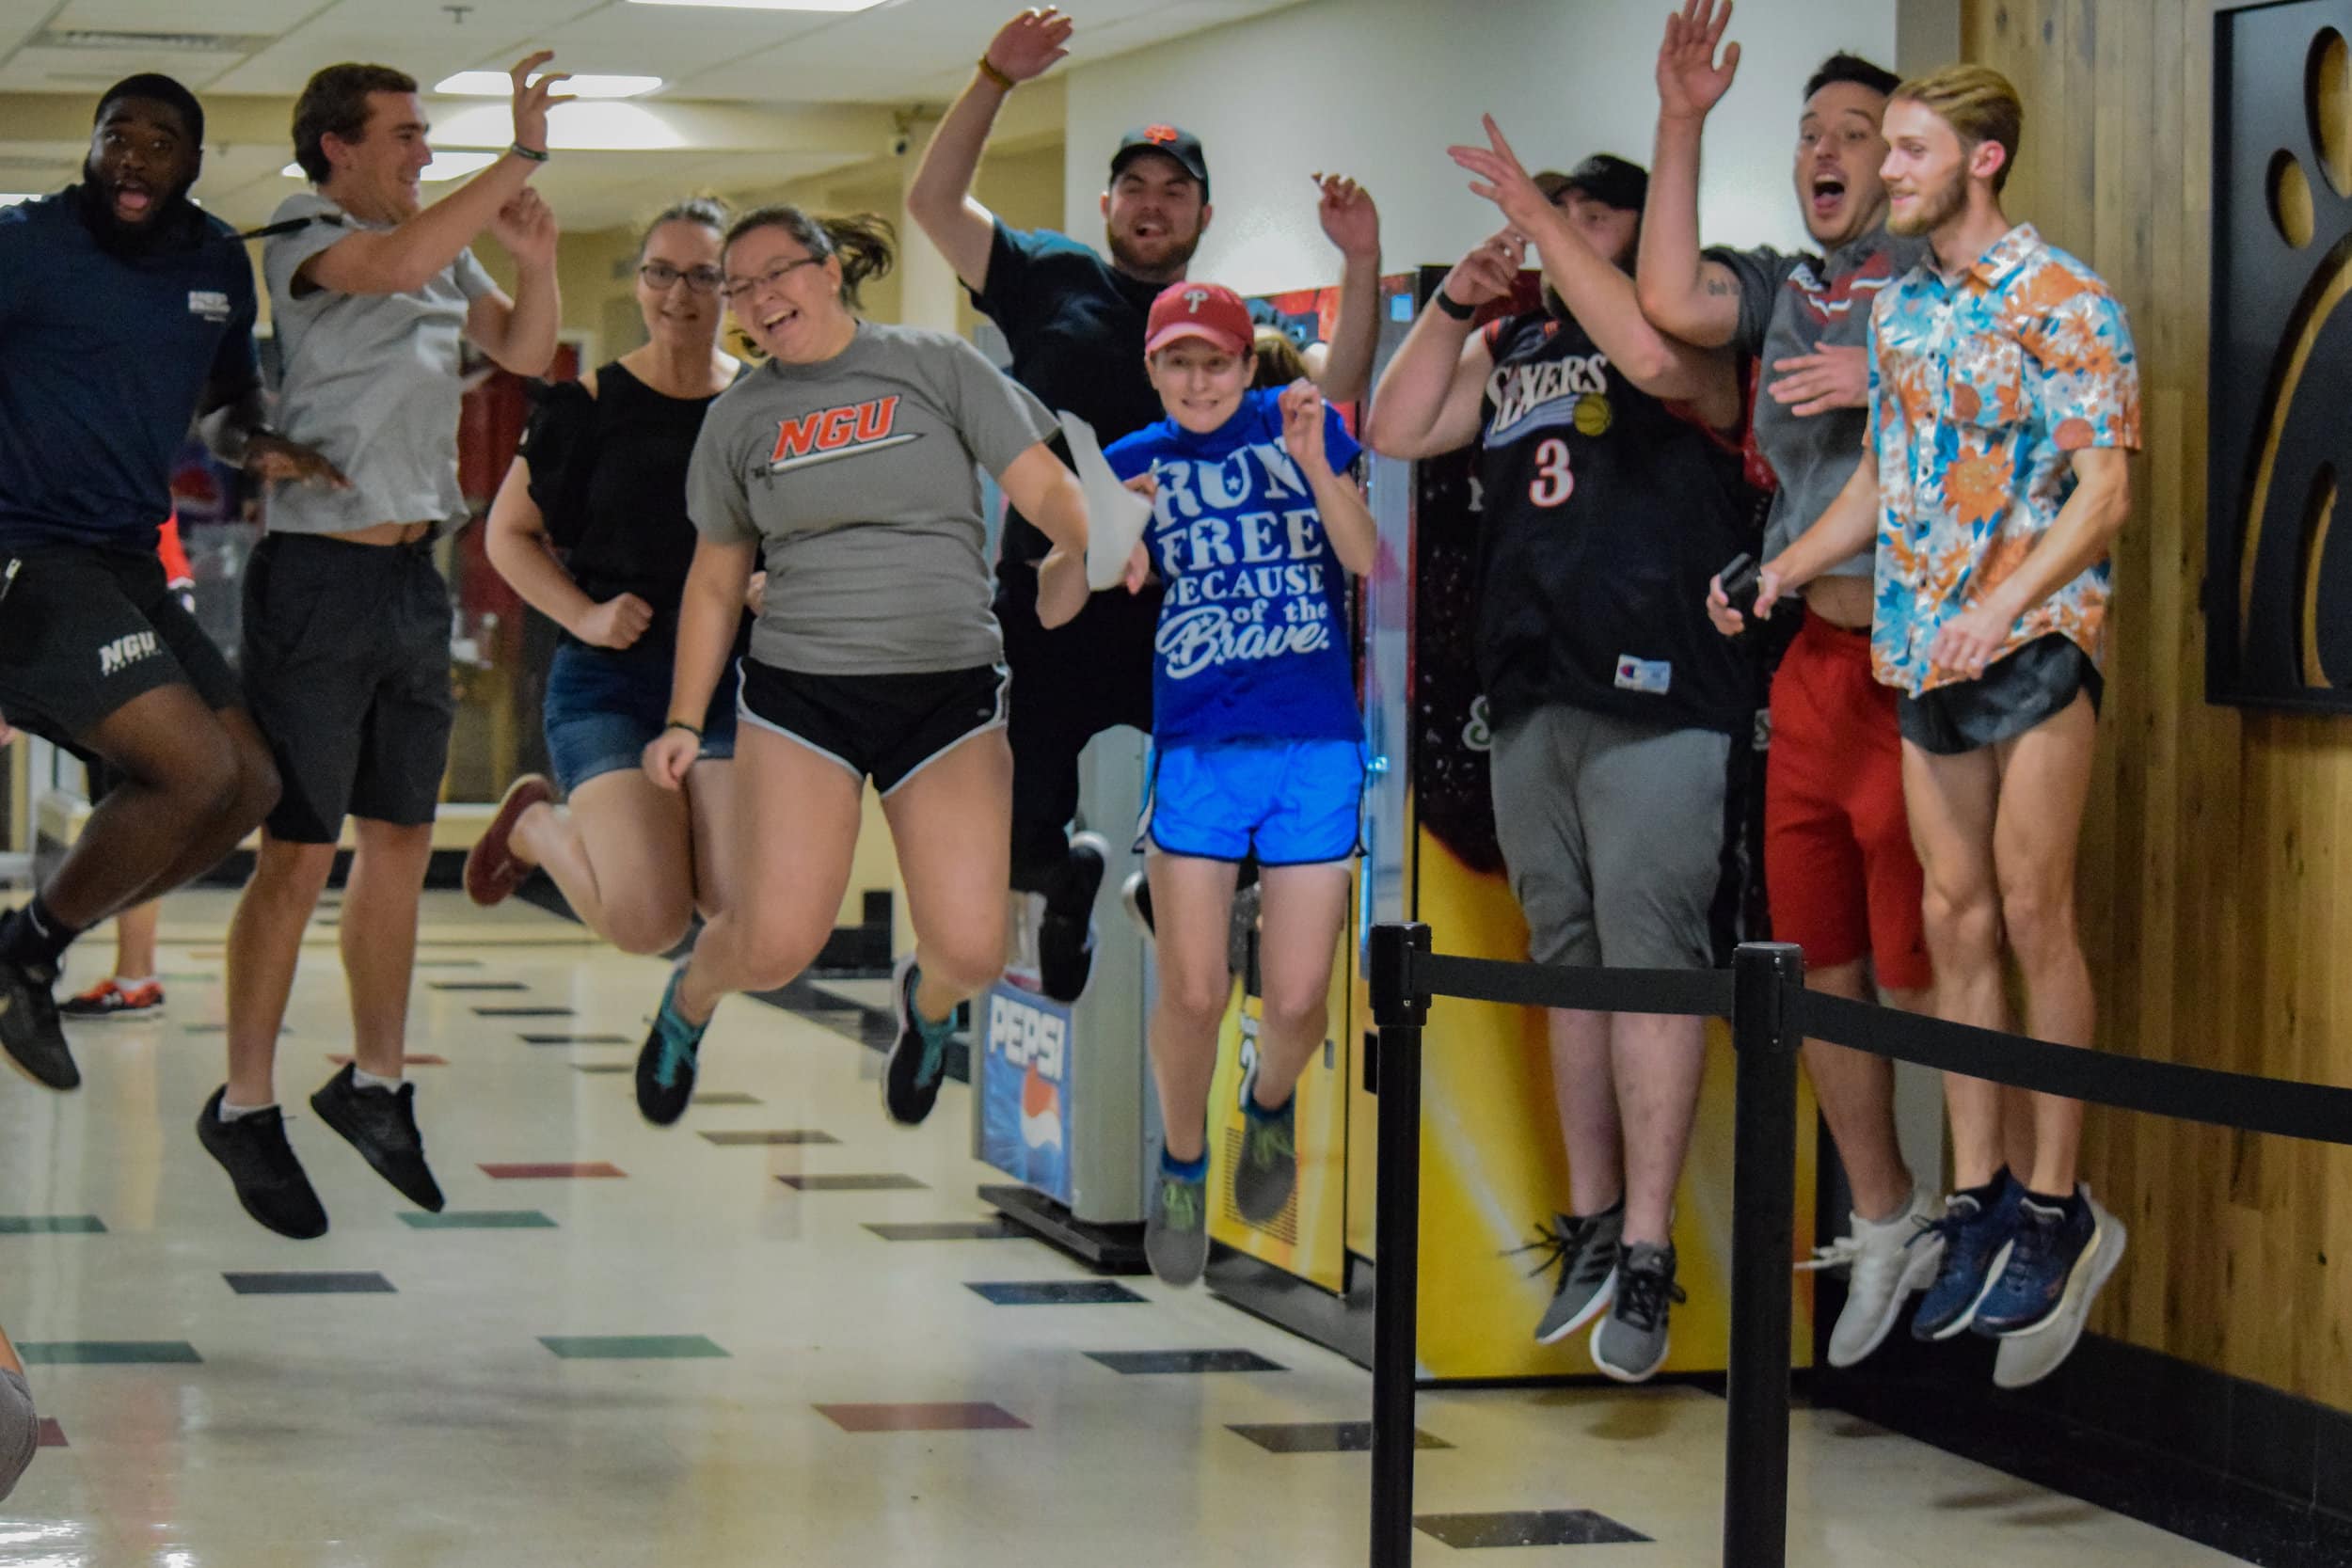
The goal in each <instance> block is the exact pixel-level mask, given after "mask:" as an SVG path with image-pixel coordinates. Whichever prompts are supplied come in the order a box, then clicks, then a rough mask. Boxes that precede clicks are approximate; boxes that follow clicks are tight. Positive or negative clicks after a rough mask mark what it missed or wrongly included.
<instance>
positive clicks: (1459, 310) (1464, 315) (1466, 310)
mask: <svg viewBox="0 0 2352 1568" xmlns="http://www.w3.org/2000/svg"><path fill="white" fill-rule="evenodd" d="M1429 303H1431V304H1432V305H1435V306H1436V307H1437V308H1438V309H1440V310H1443V311H1444V312H1445V313H1446V314H1447V315H1449V316H1452V317H1453V318H1454V320H1455V321H1457V322H1466V321H1468V320H1470V318H1471V317H1472V316H1475V315H1476V314H1478V307H1477V306H1475V305H1465V304H1463V303H1462V302H1461V301H1460V300H1458V299H1456V298H1454V296H1453V295H1452V294H1450V293H1446V292H1445V285H1444V284H1442V283H1440V284H1438V292H1437V293H1434V294H1431V295H1430V296H1429Z"/></svg>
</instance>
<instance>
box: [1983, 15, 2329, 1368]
mask: <svg viewBox="0 0 2352 1568" xmlns="http://www.w3.org/2000/svg"><path fill="white" fill-rule="evenodd" d="M2219 8H2221V7H2220V5H2219V4H2218V0H2131V3H2129V4H2119V3H2116V0H1969V3H1968V5H1967V6H1966V8H1965V12H1964V21H1963V47H1964V50H1965V53H1966V55H1967V57H1968V58H1970V59H1973V60H1978V61H1980V62H1982V63H1984V64H1987V65H1990V66H1993V67H1994V68H1995V69H1997V70H1999V71H2003V72H2004V73H2006V74H2007V75H2008V76H2009V77H2010V79H2011V80H2012V81H2014V82H2015V83H2016V84H2017V87H2018V89H2019V91H2020V92H2021V93H2022V95H2023V96H2024V98H2025V101H2026V132H2025V146H2024V149H2023V150H2022V154H2021V156H2020V158H2019V161H2018V167H2017V172H2016V174H2015V176H2014V177H2013V178H2012V179H2011V181H2010V187H2009V193H2008V206H2009V211H2010V215H2011V216H2012V217H2017V218H2029V219H2031V220H2032V221H2033V222H2034V223H2036V224H2037V225H2039V226H2040V227H2041V229H2042V231H2043V232H2044V233H2045V234H2047V235H2048V236H2049V237H2050V238H2051V240H2052V241H2054V242H2055V243H2057V244H2058V245H2063V246H2064V247H2066V248H2067V249H2069V250H2071V251H2073V252H2074V253H2075V254H2076V255H2079V256H2081V257H2082V258H2084V259H2085V260H2086V261H2089V262H2090V264H2091V265H2092V266H2093V267H2095V268H2096V269H2097V270H2098V271H2099V272H2100V273H2101V274H2102V275H2103V276H2105V277H2106V278H2107V280H2108V281H2109V282H2110V283H2112V284H2113V285H2114V286H2115V288H2116V290H2117V291H2118V293H2120V294H2121V295H2122V298H2123V300H2124V303H2125V304H2126V306H2127V307H2128V308H2129V309H2130V312H2131V321H2132V328H2133V331H2134V334H2135V337H2136V338H2137V345H2138V349H2139V356H2140V371H2141V376H2142V385H2143V391H2144V395H2145V399H2146V429H2145V436H2146V442H2147V450H2146V451H2145V452H2144V453H2143V454H2142V455H2141V457H2140V458H2139V459H2138V461H2137V464H2136V465H2135V467H2134V474H2133V478H2134V484H2135V490H2136V506H2135V511H2134V515H2133V518H2132V523H2131V526H2130V528H2129V529H2128V530H2127V531H2126V532H2125V535H2124V538H2123V540H2122V545H2121V546H2120V547H2119V549H2118V552H2117V556H2116V577H2117V587H2118V593H2117V605H2118V608H2117V612H2116V618H2115V644H2114V648H2113V651H2112V656H2111V658H2110V662H2109V666H2108V672H2107V673H2108V684H2107V695H2106V722H2105V725H2104V735H2103V737H2102V744H2101V754H2100V760H2099V767H2098V774H2097V779H2096V782H2095V784H2094V788H2093V794H2092V803H2091V808H2090V818H2089V820H2088V821H2087V822H2086V825H2085V832H2084V845H2083V911H2082V913H2083V925H2084V934H2085V939H2086V942H2087V945H2088V947H2089V949H2090V958H2091V963H2092V966H2093V969H2094V970H2095V971H2096V973H2097V976H2098V982H2099V990H2100V1003H2101V1043H2102V1046H2103V1048H2105V1049H2106V1050H2111V1051H2118V1052H2129V1053H2139V1054H2143V1055H2149V1056H2155V1057H2162V1058H2167V1059H2170V1060H2175V1061H2184V1062H2193V1063H2197V1064H2199V1065H2202V1066H2210V1067H2218V1068H2229V1069H2236V1070H2239V1071H2246V1072H2260V1073H2266V1074H2270V1075H2272V1076H2277V1077H2288V1078H2298V1079H2304V1080H2307V1081H2313V1082H2324V1083H2334V1084H2352V888H2347V887H2345V885H2344V880H2345V877H2346V874H2347V873H2352V844H2347V840H2348V839H2352V719H2308V718H2294V717H2286V716H2281V715H2275V714H2266V713H2258V712H2252V711H2240V710H2235V709H2230V708H2217V707H2210V706H2207V705H2206V704H2205V701H2204V625H2203V621H2202V618H2201V616H2200V615H2199V613H2198V609H2197V606H2198V590H2199V584H2200V582H2201V579H2202V578H2203V576H2204V574H2205V572H2206V570H2207V564H2208V563H2207V562H2206V561H2205V547H2204V512H2205V452H2206V421H2205V349H2206V322H2207V317H2208V312H2209V304H2208V298H2207V288H2208V280H2209V277H2210V265H2211V250H2212V246H2211V235H2210V222H2211V201H2210V198H2209V182H2210V180H2211V170H2212V135H2213V89H2212V73H2213V37H2214V24H2215V16H2216V13H2217V9H2219ZM2280 90H2281V91H2296V92H2299V91H2301V90H2302V83H2301V81H2300V79H2299V75H2298V76H2297V77H2296V79H2293V80H2288V81H2282V82H2281V83H2280ZM2219 569H2220V570H2221V571H2222V572H2224V573H2226V574H2228V575H2229V576H2230V577H2231V578H2234V575H2235V566H2234V563H2219ZM2087 1175H2088V1177H2089V1180H2090V1181H2091V1183H2092V1185H2093V1186H2094V1188H2095V1189H2096V1190H2097V1191H2098V1193H2099V1194H2100V1196H2101V1198H2102V1199H2103V1201H2105V1202H2106V1203H2107V1204H2108V1205H2109V1206H2110V1207H2112V1208H2113V1209H2114V1210H2115V1211H2116V1212H2118V1213H2119V1214H2121V1215H2122V1216H2123V1217H2124V1219H2125V1222H2126V1223H2127V1224H2128V1225H2129V1226H2130V1227H2131V1229H2132V1247H2131V1252H2130V1256H2129V1257H2128V1258H2127V1259H2126V1261H2125V1264H2124V1269H2123V1272H2122V1274H2121V1275H2118V1276H2117V1281H2116V1284H2115V1286H2114V1287H2113V1288H2111V1289H2110V1291H2108V1293H2107V1296H2106V1299H2105V1300H2104V1301H2103V1302H2102V1304H2101V1306H2100V1308H2099V1313H2098V1317H2097V1319H2096V1320H2095V1322H2094V1326H2095V1327H2097V1328H2098V1329H2099V1330H2101V1331H2102V1332H2105V1333H2108V1334H2113V1335H2117V1336H2120V1337H2122V1338H2127V1339H2130V1340H2132V1341H2134V1342H2136V1343H2137V1344H2141V1345H2145V1346H2148V1347H2149V1348H2151V1349H2154V1350H2158V1351H2162V1352H2165V1353H2167V1354H2173V1355H2178V1356H2182V1357H2185V1358H2186V1359H2189V1360H2192V1361H2196V1362H2199V1363H2201V1364H2202V1365H2205V1366H2209V1367H2214V1368H2217V1369H2219V1370H2223V1371H2226V1372H2230V1373H2232V1374H2234V1375H2236V1376H2240V1377H2247V1378H2251V1379H2254V1380H2257V1381H2259V1382H2263V1383H2266V1384H2269V1385H2271V1386H2275V1387H2280V1388H2283V1389H2287V1390H2289V1391H2291V1392H2294V1393H2297V1394H2302V1395H2305V1396H2308V1397H2310V1398H2312V1399H2317V1400H2321V1401H2324V1402H2328V1403H2329V1404H2333V1405H2336V1406H2338V1407H2342V1408H2352V1344H2348V1343H2347V1326H2346V1325H2347V1324H2352V1268H2347V1264H2352V1151H2339V1150H2320V1149H2316V1148H2310V1147H2308V1146H2304V1145H2299V1144H2293V1143H2288V1142H2285V1141H2283V1140H2277V1139H2267V1138H2253V1137H2241V1136H2234V1135H2233V1134H2230V1133H2227V1132H2219V1131H2213V1130H2206V1129H2202V1128H2189V1127H2183V1126H2180V1125H2177V1124H2172V1123H2167V1122H2163V1121H2159V1120H2155V1119H2153V1118H2144V1117H2127V1116H2119V1115H2109V1114H2106V1113H2101V1112H2094V1113H2093V1114H2092V1120H2091V1127H2090V1139H2089V1149H2088V1167H2087Z"/></svg>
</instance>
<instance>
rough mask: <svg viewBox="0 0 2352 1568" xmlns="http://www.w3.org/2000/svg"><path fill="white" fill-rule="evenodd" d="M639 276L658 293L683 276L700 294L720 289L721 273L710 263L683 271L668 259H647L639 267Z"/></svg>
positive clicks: (687, 284)
mask: <svg viewBox="0 0 2352 1568" xmlns="http://www.w3.org/2000/svg"><path fill="white" fill-rule="evenodd" d="M637 276H638V277H642V278H644V280H645V286H646V287H647V288H649V289H652V290H654V291H655V292H656V293H659V292H660V291H661V290H663V289H666V288H668V287H669V286H670V285H671V284H673V283H675V282H676V281H677V280H678V279H679V278H681V277H683V278H685V279H686V286H687V287H688V288H690V289H691V290H693V291H694V293H698V294H707V293H713V292H714V291H716V290H717V289H718V287H719V281H720V277H721V274H720V272H719V269H718V268H717V267H714V266H709V265H704V266H699V267H687V268H685V269H684V270H682V271H681V270H680V269H679V268H676V267H674V266H672V265H670V263H669V262H667V261H647V262H646V263H645V264H644V266H641V267H639V268H638V269H637Z"/></svg>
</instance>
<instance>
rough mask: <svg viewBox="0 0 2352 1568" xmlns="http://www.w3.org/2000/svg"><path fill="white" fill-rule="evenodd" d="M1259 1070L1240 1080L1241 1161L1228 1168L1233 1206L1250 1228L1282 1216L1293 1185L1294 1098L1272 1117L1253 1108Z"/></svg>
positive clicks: (1252, 1066)
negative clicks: (1231, 1172)
mask: <svg viewBox="0 0 2352 1568" xmlns="http://www.w3.org/2000/svg"><path fill="white" fill-rule="evenodd" d="M1257 1093H1258V1067H1257V1064H1256V1063H1255V1062H1252V1063H1251V1064H1250V1066H1249V1070H1248V1072H1247V1073H1245V1074H1244V1075H1243V1077H1242V1081H1241V1103H1242V1113H1241V1158H1240V1159H1239V1160H1238V1161H1236V1162H1235V1163H1234V1166H1233V1207H1234V1208H1235V1209H1236V1210H1238V1211H1239V1212H1240V1213H1241V1217H1242V1218H1243V1219H1245V1220H1248V1222H1249V1223H1250V1224H1251V1225H1267V1224H1270V1223H1272V1222H1273V1220H1274V1219H1275V1217H1276V1216H1277V1215H1279V1214H1280V1213H1281V1212H1282V1206H1283V1205H1284V1204H1286V1203H1288V1202H1289V1201H1290V1200H1291V1192H1292V1189H1294V1188H1295V1187H1296V1186H1297V1185H1298V1096H1297V1095H1296V1094H1293V1095H1292V1096H1291V1099H1290V1102H1289V1103H1288V1104H1286V1105H1284V1106H1283V1107H1282V1109H1281V1110H1280V1111H1279V1113H1277V1114H1275V1115H1273V1116H1262V1115H1260V1114H1259V1112H1258V1111H1257V1109H1256V1108H1255V1105H1254V1101H1255V1100H1256V1098H1257Z"/></svg>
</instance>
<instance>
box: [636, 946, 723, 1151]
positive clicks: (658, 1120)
mask: <svg viewBox="0 0 2352 1568" xmlns="http://www.w3.org/2000/svg"><path fill="white" fill-rule="evenodd" d="M685 983H686V965H685V964H684V963H682V962H681V963H680V964H679V965H678V966H677V967H676V968H675V969H673V970H672V971H670V983H669V984H668V985H667V986H664V987H663V988H662V990H661V1008H660V1011H659V1012H657V1013H655V1014H654V1018H653V1028H652V1029H651V1030H650V1031H649V1032H648V1033H647V1034H646V1036H645V1048H644V1050H643V1051H640V1052H639V1053H637V1109H638V1110H639V1111H640V1112H642V1113H643V1114H644V1118H645V1119H646V1120H647V1121H649V1122H652V1123H653V1124H654V1125H655V1126H656V1127H667V1126H669V1125H670V1124H671V1123H672V1122H675V1120H677V1118H678V1117H682V1116H684V1115H685V1114H686V1107H687V1106H688V1105H689V1104H690V1103H691V1101H693V1098H694V1073H695V1069H697V1067H698V1066H699V1065H700V1057H701V1054H702V1045H703V1034H704V1032H705V1031H706V1030H707V1029H708V1028H709V1027H710V1020H709V1019H705V1020H703V1022H700V1023H689V1022H687V1021H686V1015H685V1014H684V1013H681V1012H679V1011H678V1007H677V992H678V987H680V986H681V985H684V984H685Z"/></svg>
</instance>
